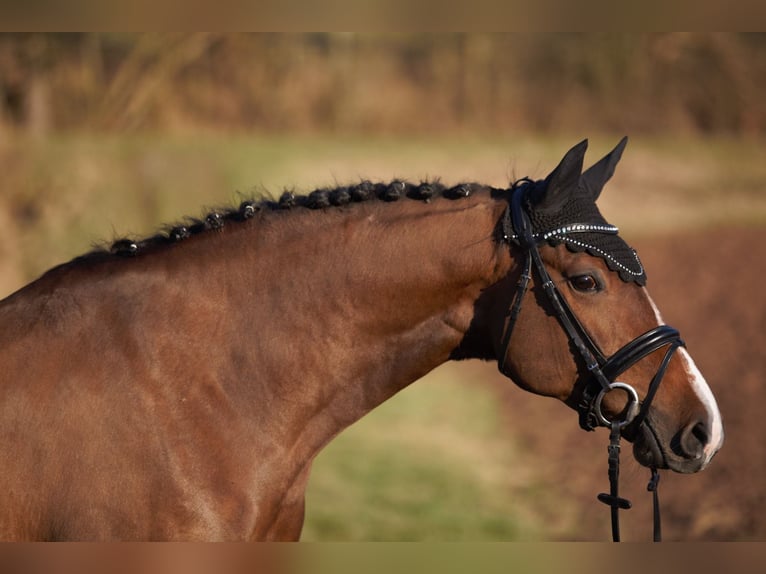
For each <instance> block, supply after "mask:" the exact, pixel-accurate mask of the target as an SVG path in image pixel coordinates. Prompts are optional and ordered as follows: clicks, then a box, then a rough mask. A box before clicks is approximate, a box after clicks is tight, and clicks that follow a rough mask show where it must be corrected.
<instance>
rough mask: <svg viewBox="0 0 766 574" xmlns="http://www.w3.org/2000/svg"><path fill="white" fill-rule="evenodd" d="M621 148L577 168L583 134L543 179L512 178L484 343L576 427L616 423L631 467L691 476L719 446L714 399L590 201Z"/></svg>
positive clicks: (642, 276)
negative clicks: (507, 260)
mask: <svg viewBox="0 0 766 574" xmlns="http://www.w3.org/2000/svg"><path fill="white" fill-rule="evenodd" d="M626 143H627V139H626V138H625V139H623V140H622V141H621V142H620V143H619V144H618V145H617V147H616V148H615V149H614V150H613V151H612V152H610V153H609V154H608V155H607V156H606V157H604V158H603V159H601V160H600V161H599V162H598V163H596V164H595V165H593V166H592V167H591V168H589V169H587V170H586V171H585V172H583V171H582V167H583V159H584V155H585V150H586V148H587V140H586V141H583V142H581V143H580V144H578V145H576V146H575V147H573V148H572V149H571V150H570V151H569V152H568V153H567V154H566V155H565V156H564V158H563V159H562V160H561V163H560V164H559V165H558V166H557V167H556V169H554V170H553V171H552V172H551V173H550V175H548V177H547V178H545V179H544V180H538V181H532V180H528V179H526V180H522V181H520V182H517V183H516V184H515V185H514V187H513V189H512V190H511V198H510V205H509V208H508V211H507V212H506V216H505V218H504V225H503V228H504V236H505V237H506V239H507V240H508V244H509V245H510V250H511V257H512V259H513V261H514V263H513V266H512V271H511V273H510V274H509V276H508V277H507V278H506V279H505V281H503V282H501V283H500V284H498V285H497V286H495V294H496V295H497V296H494V297H493V300H494V305H495V309H494V313H493V314H494V316H495V317H497V319H496V320H495V325H494V328H493V343H494V347H495V350H496V354H497V356H498V357H499V365H500V370H501V372H503V373H504V374H506V375H507V376H508V377H510V378H511V379H512V380H513V381H514V382H515V383H516V384H518V385H519V386H520V387H522V388H524V389H526V390H529V391H531V392H534V393H537V394H540V395H546V396H552V397H556V398H558V399H560V400H562V401H564V402H565V403H566V404H567V405H569V406H571V407H572V408H574V409H576V410H578V411H579V412H580V423H581V426H583V428H585V429H586V430H592V429H593V428H595V427H596V426H610V425H611V424H612V423H613V422H615V421H617V422H618V423H619V426H620V427H621V429H620V430H621V433H622V435H623V436H624V437H625V438H627V439H628V440H632V441H633V443H634V449H633V451H634V456H635V457H636V459H637V460H638V462H639V463H641V464H643V465H645V466H649V467H654V468H669V469H672V470H674V471H677V472H684V473H690V472H696V471H698V470H701V469H702V468H704V467H705V466H706V465H707V464H708V463H709V462H710V460H711V459H712V457H713V455H714V454H715V453H716V451H717V450H718V449H719V448H720V446H721V444H722V442H723V427H722V423H721V416H720V413H719V411H718V408H717V405H716V402H715V399H714V397H713V395H712V393H711V391H710V388H709V387H708V385H707V383H706V382H705V379H704V378H703V376H702V375H701V373H700V372H699V370H698V369H697V367H696V366H695V364H694V362H693V360H692V359H691V357H690V356H689V353H688V352H687V350H686V348H685V346H684V343H683V341H682V340H681V338H680V335H679V333H678V332H677V331H676V330H675V329H672V328H671V327H668V326H667V325H664V324H663V321H662V318H661V317H660V313H659V311H658V309H657V307H656V305H655V304H654V303H653V301H652V299H651V298H650V296H649V293H648V291H647V289H646V287H645V285H646V273H645V271H644V268H643V265H642V264H641V261H640V259H639V258H638V255H637V254H636V252H635V251H634V250H633V249H631V248H630V247H629V246H628V245H627V244H626V243H625V241H624V240H623V239H622V238H621V237H620V236H619V235H618V234H617V228H616V227H614V226H612V225H610V224H609V223H608V222H607V221H606V220H605V219H604V217H603V216H602V215H601V213H600V212H599V210H598V208H597V207H596V200H597V199H598V197H599V195H600V193H601V191H602V189H603V187H604V185H605V184H606V182H607V181H608V180H609V179H610V178H611V176H612V174H613V173H614V170H615V166H616V165H617V163H618V161H619V159H620V157H621V155H622V152H623V149H624V148H625V144H626ZM527 292H529V293H531V294H532V296H531V297H529V296H527V297H525V293H527ZM525 299H526V300H527V301H526V303H525V304H524V305H522V301H524V300H525Z"/></svg>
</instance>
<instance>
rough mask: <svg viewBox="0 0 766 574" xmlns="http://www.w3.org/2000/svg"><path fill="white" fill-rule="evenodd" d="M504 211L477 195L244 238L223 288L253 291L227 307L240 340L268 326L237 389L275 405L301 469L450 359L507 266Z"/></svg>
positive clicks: (326, 216) (404, 204)
mask: <svg viewBox="0 0 766 574" xmlns="http://www.w3.org/2000/svg"><path fill="white" fill-rule="evenodd" d="M504 207H505V205H504V203H503V202H501V201H497V200H494V199H492V198H491V197H490V194H489V192H487V191H485V192H483V193H477V194H476V195H475V196H472V197H470V198H466V199H461V200H447V199H441V198H440V199H437V200H434V201H433V202H432V203H430V204H425V203H424V202H417V201H412V200H401V201H400V202H397V203H392V204H386V203H382V202H371V203H368V204H360V205H355V206H353V207H351V208H349V209H347V210H340V209H337V210H333V209H328V210H326V211H321V212H314V211H309V210H296V211H295V212H293V213H292V214H289V215H288V214H284V215H283V214H275V217H272V218H270V219H268V220H265V221H264V222H263V224H262V225H255V226H253V227H252V229H251V230H250V231H247V232H245V231H243V232H242V233H243V237H241V238H240V239H244V241H240V240H238V241H237V244H238V246H239V249H240V252H241V257H240V258H234V259H233V261H234V264H235V265H237V268H238V269H239V271H238V272H237V273H233V272H232V273H223V275H224V276H230V277H237V276H241V274H242V271H241V270H242V269H243V268H244V269H253V270H254V277H253V280H252V281H248V282H244V281H243V282H241V283H240V284H239V286H238V289H239V291H238V292H237V293H236V294H235V295H230V296H229V304H232V305H235V306H236V307H237V311H236V316H237V317H238V320H239V321H240V329H241V330H242V332H252V331H256V332H257V331H258V326H263V327H262V328H263V332H260V334H259V335H257V338H258V340H257V341H255V342H254V343H255V344H252V343H253V342H252V341H250V342H248V343H246V344H245V346H246V347H247V349H243V350H242V352H243V354H244V353H246V354H247V356H248V357H249V361H248V365H247V366H246V368H245V370H246V371H247V372H248V373H249V376H248V375H247V373H246V376H245V377H244V378H243V384H248V385H252V384H254V385H256V387H257V389H258V394H260V395H261V399H260V400H257V401H256V403H255V404H256V406H257V405H264V404H269V405H270V408H272V409H273V408H274V405H275V404H276V403H277V402H278V403H279V404H280V405H281V406H280V413H282V418H281V419H280V420H281V424H282V425H283V426H284V427H285V428H283V429H281V430H282V431H283V433H284V436H290V437H291V438H290V439H289V442H290V443H291V444H294V445H295V444H299V445H303V449H304V450H305V451H306V452H304V453H303V455H304V456H311V455H312V454H315V452H317V451H318V450H319V448H321V446H323V445H324V444H325V443H326V442H327V441H329V440H330V438H332V436H334V435H335V434H337V433H338V432H340V431H341V430H342V429H343V428H345V427H346V426H348V425H349V424H351V423H352V422H354V421H356V420H357V419H359V418H360V417H361V416H363V415H364V414H365V413H367V412H368V411H370V410H371V409H373V408H374V407H375V406H377V405H379V404H380V403H382V402H383V401H385V400H386V399H387V398H389V397H390V396H392V395H393V394H394V393H396V392H397V391H399V390H401V389H402V388H404V387H405V386H407V385H408V384H410V383H411V382H413V381H414V380H416V379H417V378H419V377H421V376H423V375H424V374H425V373H427V372H428V371H430V370H431V369H433V368H435V367H436V366H438V365H439V364H441V363H443V362H445V361H446V360H448V359H449V357H450V353H451V352H452V351H453V350H454V349H455V348H456V347H457V346H458V345H459V344H460V342H461V340H462V339H463V337H464V335H465V333H466V332H467V331H468V330H469V328H470V327H471V324H472V320H473V318H474V304H475V302H476V300H477V299H478V298H479V295H480V294H481V292H482V290H483V289H485V288H486V287H487V286H488V285H490V284H492V283H495V282H496V281H497V280H498V279H499V278H500V277H501V276H503V275H504V274H505V273H506V272H507V270H508V267H509V265H510V260H509V258H508V255H507V250H506V249H503V248H502V246H501V245H499V244H498V242H497V241H496V240H495V228H496V223H497V221H498V220H499V218H500V216H501V214H502V212H503V209H504ZM256 224H257V222H256ZM248 234H252V236H251V237H247V235H248ZM235 236H236V234H232V237H235ZM238 259H239V260H238ZM243 259H244V261H243ZM232 289H233V288H232ZM243 311H244V312H243ZM235 340H239V341H246V340H247V338H239V339H235ZM238 344H242V343H238ZM264 396H268V397H270V399H272V400H269V401H264V400H262V399H263V397H264ZM258 418H259V419H260V420H263V418H264V417H263V416H258Z"/></svg>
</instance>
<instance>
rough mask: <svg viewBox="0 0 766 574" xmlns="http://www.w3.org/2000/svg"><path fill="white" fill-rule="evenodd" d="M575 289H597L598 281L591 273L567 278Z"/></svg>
mask: <svg viewBox="0 0 766 574" xmlns="http://www.w3.org/2000/svg"><path fill="white" fill-rule="evenodd" d="M569 283H570V284H571V285H572V287H574V288H575V289H576V290H577V291H585V292H593V291H598V290H599V283H598V281H597V280H596V278H595V277H594V276H593V275H577V276H576V277H572V278H571V279H570V280H569Z"/></svg>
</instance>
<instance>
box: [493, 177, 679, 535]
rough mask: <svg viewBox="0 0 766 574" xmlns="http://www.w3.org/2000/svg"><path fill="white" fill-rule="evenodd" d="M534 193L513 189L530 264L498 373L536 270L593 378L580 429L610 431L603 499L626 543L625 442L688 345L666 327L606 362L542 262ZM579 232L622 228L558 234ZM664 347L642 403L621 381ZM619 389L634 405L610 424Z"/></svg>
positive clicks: (514, 232)
mask: <svg viewBox="0 0 766 574" xmlns="http://www.w3.org/2000/svg"><path fill="white" fill-rule="evenodd" d="M522 183H523V182H522ZM529 187H530V186H528V185H514V186H513V188H512V189H511V201H510V205H509V207H508V209H507V210H506V212H505V215H504V217H503V235H504V238H505V240H506V241H508V242H509V244H515V245H517V246H519V247H520V248H521V249H522V251H523V252H524V263H523V267H522V272H521V276H520V277H519V281H518V284H517V288H516V295H515V298H514V301H513V304H512V306H511V308H510V309H509V311H508V320H507V323H506V327H505V332H504V334H503V339H502V343H501V347H500V355H499V360H498V368H499V369H500V372H501V373H503V374H504V375H506V376H509V375H508V373H507V366H506V357H507V354H508V346H509V344H510V340H511V333H512V332H513V327H514V325H515V323H516V320H517V319H518V316H519V312H520V311H521V304H522V301H523V299H524V295H525V294H526V292H527V290H528V288H529V282H530V280H531V278H532V269H533V267H534V270H535V271H536V272H537V277H538V279H539V280H540V285H541V287H542V289H543V291H544V292H545V295H546V296H547V298H548V301H549V302H550V304H551V306H552V307H553V310H554V313H555V315H556V317H557V318H558V320H559V323H560V324H561V326H562V328H563V329H564V331H565V332H566V334H567V336H568V337H569V341H570V342H571V343H572V345H573V346H574V347H575V349H576V350H577V355H579V356H580V358H581V359H582V361H583V363H584V364H585V367H586V369H587V375H585V377H584V378H583V379H582V384H583V387H582V396H581V400H580V401H579V403H578V404H577V411H578V413H579V415H580V426H581V427H582V428H583V429H585V430H588V431H592V430H594V429H595V428H596V427H599V426H603V427H608V428H610V443H609V449H608V451H609V482H610V493H609V494H604V493H602V494H600V495H599V496H598V499H599V500H600V501H601V502H603V503H605V504H607V505H609V506H610V507H611V516H612V539H613V540H614V541H615V542H618V541H619V540H620V527H619V517H618V510H620V509H629V508H630V507H631V503H630V501H628V500H626V499H624V498H620V496H619V494H618V492H619V486H618V485H619V453H620V437H621V436H625V437H627V438H634V437H635V436H636V434H637V433H638V430H639V428H640V427H641V425H643V424H648V423H647V422H646V416H647V414H648V412H649V408H650V406H651V404H652V400H653V399H654V395H655V394H656V392H657V389H658V388H659V385H660V382H661V381H662V378H663V376H664V375H665V371H666V370H667V367H668V364H669V363H670V359H671V358H672V357H673V354H674V353H675V351H676V350H677V349H678V348H679V347H681V346H683V345H684V342H683V341H682V340H681V337H680V335H679V333H678V331H677V330H676V329H674V328H673V327H670V326H668V325H660V326H659V327H655V328H654V329H651V330H649V331H647V332H646V333H644V334H643V335H639V336H638V337H636V338H635V339H633V340H632V341H630V342H629V343H627V344H626V345H624V346H623V347H621V348H620V349H618V350H617V351H616V352H615V353H614V354H613V355H611V356H610V357H606V356H605V355H604V354H603V353H602V352H601V349H600V348H599V347H598V345H596V344H595V343H594V341H593V339H592V338H591V337H590V335H589V334H588V331H587V330H586V329H585V328H584V327H583V325H582V323H580V321H579V320H578V319H577V316H576V315H575V314H574V312H573V311H572V308H571V307H570V306H569V304H568V303H567V302H566V299H565V298H564V297H563V296H562V295H561V293H560V292H559V290H558V288H557V287H556V284H555V283H554V282H553V280H552V279H551V277H550V275H549V274H548V270H547V269H546V268H545V265H544V263H543V260H542V257H541V256H540V250H539V245H540V244H542V243H543V242H545V240H546V236H547V234H546V233H537V234H535V233H534V232H533V230H532V223H531V221H530V218H529V215H528V214H527V213H526V211H525V209H524V207H523V206H524V199H525V196H526V193H527V190H528V189H529ZM578 232H588V233H594V232H595V233H609V234H616V233H617V228H615V227H612V226H609V225H602V224H598V225H593V224H587V223H582V224H572V225H567V226H566V227H565V228H564V229H560V230H557V233H558V234H561V233H578ZM663 347H667V350H666V351H665V356H664V357H663V359H662V362H661V363H660V366H659V367H658V369H657V372H656V373H655V375H654V377H653V378H652V380H651V382H650V383H649V388H648V390H647V393H646V396H645V397H644V399H643V401H639V397H638V393H637V392H636V390H635V389H634V388H633V387H632V386H631V385H629V384H627V383H623V382H619V381H617V380H616V379H617V377H618V376H619V375H621V374H622V373H623V372H625V371H627V370H628V369H629V368H630V367H632V366H633V365H634V364H636V363H637V362H638V361H640V360H641V359H643V358H644V357H646V356H648V355H650V354H652V353H653V352H655V351H657V350H658V349H661V348H663ZM617 389H620V390H622V391H624V392H625V393H626V394H627V397H628V403H627V405H626V407H625V408H624V409H623V411H622V412H621V413H620V414H618V415H616V416H615V417H614V418H611V419H610V418H609V417H607V416H606V415H605V414H604V412H603V410H602V406H601V405H602V402H603V399H604V397H605V396H606V395H607V394H608V393H609V392H611V391H613V390H617ZM651 471H652V478H651V480H650V482H649V486H648V490H649V491H650V492H652V493H653V499H654V540H655V541H659V540H660V538H661V532H660V514H659V501H658V497H657V483H658V482H659V473H658V472H657V469H656V468H652V469H651Z"/></svg>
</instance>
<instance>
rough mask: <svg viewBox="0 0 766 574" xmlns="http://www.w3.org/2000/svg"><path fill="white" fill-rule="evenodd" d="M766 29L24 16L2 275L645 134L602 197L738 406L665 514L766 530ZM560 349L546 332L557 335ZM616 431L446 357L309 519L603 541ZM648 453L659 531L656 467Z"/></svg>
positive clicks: (674, 527)
mask: <svg viewBox="0 0 766 574" xmlns="http://www.w3.org/2000/svg"><path fill="white" fill-rule="evenodd" d="M764 96H766V35H763V34H709V33H705V34H702V33H700V34H696V33H688V34H687V33H684V34H680V33H668V34H540V33H536V34H351V33H342V34H341V33H332V34H325V33H322V34H91V33H89V34H0V297H4V296H6V295H8V294H10V293H11V292H13V291H14V290H15V289H17V288H19V287H20V286H22V285H24V284H25V283H27V282H29V281H31V280H33V279H34V278H36V277H37V276H39V275H40V274H41V273H42V272H44V271H45V270H46V269H48V268H50V267H51V266H53V265H55V264H57V263H60V262H62V261H65V260H67V259H70V258H72V257H74V256H76V255H78V254H81V253H83V252H85V251H88V250H89V249H90V248H91V247H92V245H93V244H94V243H99V242H105V241H106V242H108V241H110V240H111V239H113V238H114V237H116V236H122V235H126V234H138V235H141V234H149V233H151V232H152V231H153V230H155V229H157V228H159V227H160V226H161V225H162V224H164V223H169V222H173V221H176V220H179V219H181V218H182V217H183V216H184V215H192V216H197V215H200V214H202V213H204V211H205V207H206V206H207V207H209V206H212V205H221V204H224V205H226V204H234V203H236V202H238V201H239V200H240V198H241V197H243V196H250V195H253V194H255V195H261V194H264V195H276V196H278V195H279V194H281V192H282V191H283V189H284V188H289V189H294V190H295V191H297V192H306V193H307V192H310V191H311V190H312V189H315V188H318V187H322V186H326V185H334V184H340V183H344V182H349V181H358V180H359V178H369V179H381V180H390V179H392V178H394V177H398V178H406V179H410V180H415V181H417V180H419V179H422V178H435V177H440V178H441V179H442V180H443V181H444V182H445V183H448V184H452V183H458V182H460V181H465V180H471V181H479V182H483V183H487V184H491V185H497V186H504V185H507V184H508V182H509V181H511V180H512V179H514V178H517V177H522V176H530V177H544V176H545V175H547V173H548V172H549V171H550V170H551V169H552V168H553V167H554V166H555V165H556V163H557V162H558V161H559V159H560V158H561V156H562V155H563V153H564V152H565V151H566V150H567V149H569V147H571V146H572V145H573V144H575V143H577V142H578V141H580V140H581V139H583V138H585V137H588V138H590V144H591V145H590V150H591V151H590V153H589V156H588V158H587V160H586V161H587V162H588V163H593V162H595V161H596V160H597V159H599V158H600V157H601V156H602V155H604V154H605V153H607V152H608V151H609V150H610V149H611V148H612V147H613V146H614V144H616V142H617V141H618V140H619V138H620V137H621V136H622V135H625V134H627V135H629V136H630V138H631V142H630V144H629V146H628V149H627V151H626V153H625V156H624V157H623V160H622V163H621V164H620V167H619V168H618V170H617V174H616V175H615V177H614V179H613V180H612V182H611V183H610V185H609V186H608V190H607V192H606V193H605V194H604V195H603V197H602V199H601V200H600V206H601V208H602V211H603V212H604V214H605V216H606V217H607V219H608V220H610V221H611V222H613V223H615V224H617V225H618V226H620V228H621V229H622V232H623V235H624V236H625V237H626V238H627V239H628V241H629V242H631V243H632V244H633V245H634V247H636V248H637V249H638V251H639V253H640V254H641V256H642V259H643V260H644V263H645V265H646V267H647V269H648V274H649V289H650V291H651V292H652V294H653V296H654V298H655V300H656V301H657V303H658V305H659V306H660V308H661V309H662V311H663V316H664V318H665V320H666V321H667V322H668V323H670V324H672V325H674V326H676V327H678V328H679V329H680V330H681V332H682V335H683V336H684V338H685V339H686V341H687V343H688V346H689V349H690V351H691V353H692V355H693V356H694V357H695V359H696V360H697V362H698V364H699V366H700V367H701V369H702V371H703V373H705V374H706V376H707V378H708V380H709V382H710V384H711V386H712V387H713V390H714V392H715V393H716V395H717V397H718V400H719V403H720V406H721V410H722V411H723V415H724V424H725V427H726V435H727V442H726V444H725V446H724V449H723V450H722V451H721V453H720V454H719V455H718V457H717V458H716V460H715V461H714V463H713V465H712V466H711V467H710V469H709V470H706V471H705V472H703V473H701V474H698V475H694V476H678V475H669V474H668V473H665V474H664V475H663V482H662V485H661V500H662V504H663V511H664V518H665V534H666V537H667V538H668V539H675V540H753V539H764V538H766V523H764V521H763V520H762V519H761V517H762V516H763V514H764V512H766V489H765V488H764V487H763V485H762V483H763V478H762V477H763V476H764V475H766V456H764V451H763V447H762V445H763V442H764V438H766V437H765V435H766V431H765V430H764V429H763V428H762V427H761V426H760V425H759V424H758V422H757V421H758V420H760V419H761V418H762V414H761V413H760V410H759V409H758V407H759V406H760V405H764V404H766V387H764V384H763V378H764V374H765V373H766V359H765V358H764V357H765V354H764V352H763V350H762V349H764V348H765V345H764V343H766V335H764V334H763V325H764V324H766V303H764V301H766V298H765V297H764V296H763V291H762V290H761V288H760V287H759V283H760V282H761V280H762V279H763V271H762V270H761V269H762V266H763V261H764V256H765V255H766V247H765V245H764V239H765V238H766V233H765V230H766V193H765V192H764V184H765V183H766V161H764V160H765V159H766V154H765V152H766V140H765V139H764V133H765V130H766V105H764ZM541 352H542V351H541ZM606 444H607V436H606V431H604V432H603V433H600V432H596V433H584V432H582V431H580V430H579V428H578V426H577V417H576V414H575V413H574V412H572V411H569V410H568V409H567V408H566V407H564V406H563V405H560V404H558V403H556V402H555V401H553V400H551V399H544V398H539V397H534V396H531V395H529V394H527V393H524V392H522V391H521V390H519V389H517V388H516V387H514V386H513V385H512V383H510V382H509V381H507V380H505V379H503V378H502V377H501V376H500V375H499V374H497V373H496V368H495V366H494V365H488V364H482V363H472V362H468V363H465V364H458V365H454V364H449V365H444V366H442V367H440V368H439V369H437V370H436V371H434V372H433V373H431V374H430V375H428V376H427V377H425V378H424V379H423V380H422V381H418V382H417V383H416V384H414V385H412V386H411V387H410V388H408V389H406V390H405V391H403V392H402V393H400V394H399V395H398V396H396V397H395V398H394V399H392V400H391V401H389V402H388V403H386V404H385V405H383V406H382V407H380V408H379V409H377V410H376V411H374V412H373V413H371V414H370V415H369V416H368V417H366V418H365V419H363V420H362V421H360V422H359V423H358V424H356V425H354V426H353V427H351V428H350V429H348V431H346V432H344V433H343V434H342V435H341V436H340V437H338V439H336V440H335V441H334V442H333V443H332V444H331V445H330V446H329V447H328V448H327V449H326V450H325V451H324V452H323V453H321V454H320V456H319V457H318V459H317V461H316V463H315V466H314V471H313V474H312V479H311V483H310V487H309V493H308V506H307V521H306V527H305V530H304V539H306V540H606V539H608V537H609V525H608V511H607V509H606V507H603V505H601V504H599V503H597V502H596V499H595V497H596V494H597V493H598V492H601V491H604V490H606V489H607V487H608V483H607V477H606ZM630 458H631V457H630V456H629V455H627V453H626V456H624V460H625V462H624V467H623V477H624V479H625V481H626V485H625V487H624V491H625V492H626V494H627V496H628V497H629V498H632V499H633V502H634V509H633V510H631V511H630V512H627V513H625V516H624V518H623V521H624V524H623V531H624V537H625V538H626V539H629V540H648V539H650V535H651V519H650V516H651V500H650V497H649V495H648V494H647V493H645V492H644V491H645V485H646V481H647V480H648V472H644V470H643V469H641V468H639V467H638V466H637V465H636V464H635V463H632V461H630V460H629V459H630Z"/></svg>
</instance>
